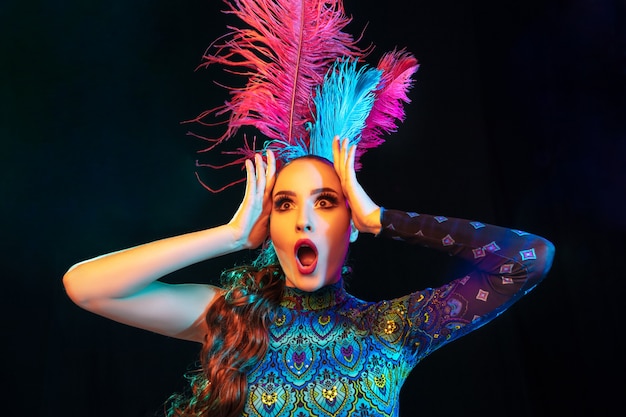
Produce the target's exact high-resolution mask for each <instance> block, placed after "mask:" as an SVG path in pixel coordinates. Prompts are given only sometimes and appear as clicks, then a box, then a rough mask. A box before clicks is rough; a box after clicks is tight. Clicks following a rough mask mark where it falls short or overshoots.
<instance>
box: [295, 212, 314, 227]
mask: <svg viewBox="0 0 626 417" xmlns="http://www.w3.org/2000/svg"><path fill="white" fill-rule="evenodd" d="M296 230H297V231H298V232H312V231H313V221H312V218H311V213H310V209H309V208H307V207H303V208H302V209H301V210H300V211H299V213H298V219H297V221H296Z"/></svg>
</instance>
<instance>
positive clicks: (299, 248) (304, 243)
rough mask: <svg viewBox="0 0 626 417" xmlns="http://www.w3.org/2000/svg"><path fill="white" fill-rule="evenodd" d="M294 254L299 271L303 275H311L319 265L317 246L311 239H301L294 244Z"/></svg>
mask: <svg viewBox="0 0 626 417" xmlns="http://www.w3.org/2000/svg"><path fill="white" fill-rule="evenodd" d="M294 256H295V257H296V264H297V266H298V271H299V272H300V273H301V274H302V275H310V274H312V273H313V271H315V267H316V266H317V247H316V246H315V244H314V243H313V242H312V241H311V240H309V239H300V240H298V241H297V242H296V244H295V246H294Z"/></svg>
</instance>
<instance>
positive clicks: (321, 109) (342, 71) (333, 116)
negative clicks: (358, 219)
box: [309, 60, 382, 169]
mask: <svg viewBox="0 0 626 417" xmlns="http://www.w3.org/2000/svg"><path fill="white" fill-rule="evenodd" d="M357 63H358V62H357V60H338V61H337V62H336V64H335V65H334V66H333V67H332V68H331V69H330V70H329V71H328V74H327V75H326V78H325V79H324V83H323V84H322V85H321V86H320V87H318V88H317V89H316V94H315V97H314V98H313V103H314V104H315V111H316V118H315V122H314V123H312V124H311V125H310V126H311V127H310V131H311V132H310V143H309V152H310V153H312V154H314V155H319V156H322V157H324V158H327V159H328V160H331V161H332V159H333V153H332V138H333V137H335V136H339V137H340V138H347V139H348V140H349V142H350V144H351V145H353V144H358V143H359V141H360V140H361V132H362V131H363V129H364V128H365V123H366V119H367V118H368V116H369V115H370V111H371V110H372V106H373V105H374V100H375V94H374V91H375V90H376V88H377V86H378V85H379V83H380V79H381V74H382V71H380V70H378V69H375V68H369V67H367V66H363V67H362V68H361V69H358V68H357ZM359 167H360V165H359V163H358V161H356V163H355V168H357V169H358V168H359Z"/></svg>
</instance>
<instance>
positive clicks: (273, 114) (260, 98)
mask: <svg viewBox="0 0 626 417" xmlns="http://www.w3.org/2000/svg"><path fill="white" fill-rule="evenodd" d="M224 3H225V4H226V5H227V6H228V10H226V11H225V13H229V14H234V15H236V16H237V17H239V18H240V19H241V20H242V21H243V22H245V23H246V24H247V25H248V26H249V27H248V28H236V27H229V29H230V30H231V31H230V32H229V33H228V34H226V35H225V36H224V37H222V38H221V39H218V41H216V42H215V43H214V44H213V45H211V47H209V50H208V51H207V53H206V54H205V56H204V62H203V63H202V64H201V67H207V66H209V65H213V64H220V65H223V66H224V67H225V68H226V70H227V71H229V72H232V73H234V74H238V75H242V76H245V77H247V79H248V81H247V84H246V86H245V87H243V88H236V87H227V88H228V89H229V90H230V95H231V98H230V100H228V101H226V102H225V103H224V104H223V105H222V106H219V107H216V108H213V109H211V110H207V111H205V112H203V113H201V114H200V115H198V116H197V117H196V118H195V119H193V120H191V121H194V122H199V123H201V124H204V125H211V126H214V125H218V124H223V123H227V127H226V131H225V132H224V133H223V134H222V135H221V136H220V137H218V138H215V139H211V138H206V137H202V136H199V135H196V136H198V137H201V138H202V139H204V140H207V141H209V142H210V146H209V147H207V148H206V149H205V150H204V151H207V150H211V149H213V148H214V147H216V146H217V145H219V144H220V143H222V142H224V141H226V140H228V139H229V138H231V137H232V136H233V135H235V133H236V132H237V130H238V129H239V128H240V127H242V126H254V127H256V128H257V129H258V130H259V131H260V132H261V133H262V134H263V135H265V136H267V137H268V138H270V139H279V140H283V141H286V142H287V143H293V141H295V140H298V139H301V138H304V139H306V138H307V136H308V134H307V131H306V129H305V124H306V123H307V122H310V121H311V120H312V111H313V110H312V108H311V95H312V92H313V91H314V88H315V87H316V86H317V85H319V84H321V83H322V82H323V79H324V75H325V73H326V71H327V70H328V68H329V67H330V65H331V64H332V63H333V62H334V61H335V60H336V59H337V58H338V57H342V56H347V57H361V56H363V55H364V54H365V53H366V52H367V51H366V50H364V49H360V48H358V47H357V46H356V42H357V41H358V39H357V40H355V39H353V37H352V36H351V35H349V34H347V33H345V32H343V31H342V30H343V29H344V27H345V26H346V25H347V24H348V23H350V21H351V19H350V18H349V17H347V16H346V15H345V14H344V11H343V2H342V1H341V0H297V1H294V0H224ZM210 116H213V117H218V118H219V117H224V118H225V119H228V120H222V121H217V122H210V121H208V119H209V117H210ZM241 151H242V153H243V154H245V153H249V151H250V149H248V150H247V151H248V152H246V149H241ZM252 151H254V150H252Z"/></svg>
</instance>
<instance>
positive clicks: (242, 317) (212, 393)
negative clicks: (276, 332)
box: [167, 245, 285, 417]
mask: <svg viewBox="0 0 626 417" xmlns="http://www.w3.org/2000/svg"><path fill="white" fill-rule="evenodd" d="M221 281H222V288H223V292H222V293H221V295H219V296H218V297H217V298H216V299H215V301H214V302H213V304H212V305H211V308H210V309H209V310H208V312H207V315H206V324H207V327H208V329H207V338H206V340H205V341H204V344H203V346H202V351H201V354H200V364H201V367H200V369H197V370H196V371H194V372H191V373H189V374H188V375H187V378H188V379H189V380H190V388H191V392H190V393H189V394H188V395H180V394H176V395H173V396H172V397H171V398H170V400H169V401H168V404H169V407H168V408H169V409H168V410H167V415H168V416H169V417H191V416H193V417H205V416H209V415H210V416H211V417H238V416H240V415H241V413H242V411H243V408H244V406H245V402H246V398H247V394H248V382H247V373H249V372H250V371H251V370H252V369H253V368H254V366H255V365H256V364H257V363H258V362H259V361H260V360H261V359H262V358H263V357H264V356H265V354H266V352H267V349H268V346H269V331H268V326H269V324H270V322H271V312H272V308H273V307H274V306H276V305H277V304H278V303H279V302H280V300H281V298H282V294H283V290H284V288H285V280H284V278H283V271H282V269H281V267H280V265H279V264H278V260H277V259H276V255H275V252H274V250H273V247H272V246H271V245H269V246H268V247H267V248H266V249H264V250H263V251H262V252H261V254H260V256H259V258H257V260H256V261H255V262H253V264H252V265H248V266H239V267H235V268H232V269H229V270H226V271H224V272H223V273H222V279H221Z"/></svg>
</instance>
